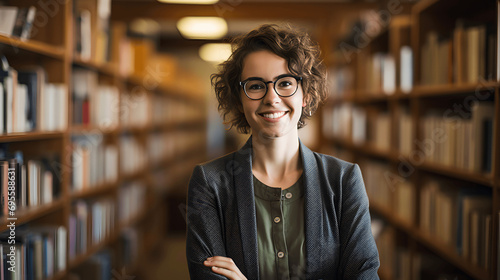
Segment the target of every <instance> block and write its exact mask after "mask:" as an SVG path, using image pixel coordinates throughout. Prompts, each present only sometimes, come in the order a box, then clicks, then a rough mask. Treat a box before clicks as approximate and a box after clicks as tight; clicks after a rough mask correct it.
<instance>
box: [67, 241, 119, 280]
mask: <svg viewBox="0 0 500 280" xmlns="http://www.w3.org/2000/svg"><path fill="white" fill-rule="evenodd" d="M119 234H120V231H115V232H112V233H111V234H110V235H109V236H108V237H106V238H105V239H104V240H103V241H101V242H99V243H98V244H94V245H92V246H91V247H90V248H88V249H87V251H86V252H85V253H83V254H80V255H77V256H76V257H75V258H73V259H71V260H69V261H68V265H67V267H66V269H67V271H71V270H72V269H74V268H76V267H78V266H79V265H81V264H82V263H83V262H85V261H86V260H87V259H88V258H89V257H90V256H92V255H93V254H95V253H97V252H99V251H100V250H102V249H104V248H105V247H106V246H107V245H109V244H111V243H113V242H114V241H115V240H117V239H118V236H119Z"/></svg>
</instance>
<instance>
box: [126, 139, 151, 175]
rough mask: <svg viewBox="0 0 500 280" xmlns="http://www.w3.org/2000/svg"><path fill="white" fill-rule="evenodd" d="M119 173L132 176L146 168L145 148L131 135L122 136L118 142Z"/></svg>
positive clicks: (146, 155)
mask: <svg viewBox="0 0 500 280" xmlns="http://www.w3.org/2000/svg"><path fill="white" fill-rule="evenodd" d="M119 153H120V155H119V156H120V173H121V174H133V173H135V172H139V171H141V170H144V168H146V165H147V163H148V158H147V157H148V153H147V150H146V147H144V145H143V144H142V143H141V142H140V141H139V139H137V138H136V137H134V136H133V135H130V134H124V135H122V136H121V137H120V140H119Z"/></svg>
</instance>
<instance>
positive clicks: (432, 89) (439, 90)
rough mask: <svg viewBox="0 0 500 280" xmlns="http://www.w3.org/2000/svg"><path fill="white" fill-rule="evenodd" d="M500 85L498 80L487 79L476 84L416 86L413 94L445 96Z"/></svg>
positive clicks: (488, 88) (489, 88) (484, 89)
mask: <svg viewBox="0 0 500 280" xmlns="http://www.w3.org/2000/svg"><path fill="white" fill-rule="evenodd" d="M498 86H500V83H498V82H491V81H486V82H484V83H474V84H464V85H457V84H449V85H433V86H416V87H415V88H414V89H413V91H412V93H411V94H412V95H413V96H443V95H455V94H457V93H468V92H475V91H477V90H480V91H486V90H491V89H494V88H496V87H498Z"/></svg>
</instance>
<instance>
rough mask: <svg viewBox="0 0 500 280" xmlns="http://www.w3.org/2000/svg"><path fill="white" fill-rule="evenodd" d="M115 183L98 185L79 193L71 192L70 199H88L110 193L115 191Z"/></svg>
mask: <svg viewBox="0 0 500 280" xmlns="http://www.w3.org/2000/svg"><path fill="white" fill-rule="evenodd" d="M116 185H117V181H115V182H109V183H102V184H98V185H96V186H93V187H87V188H85V187H84V189H83V190H80V191H76V192H75V191H71V192H70V196H71V199H72V200H73V199H79V198H88V197H92V196H96V195H100V194H103V193H106V192H110V191H113V190H115V189H116Z"/></svg>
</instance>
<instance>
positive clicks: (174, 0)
mask: <svg viewBox="0 0 500 280" xmlns="http://www.w3.org/2000/svg"><path fill="white" fill-rule="evenodd" d="M158 1H159V2H162V3H168V4H200V5H210V4H215V3H217V2H219V0H158Z"/></svg>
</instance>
